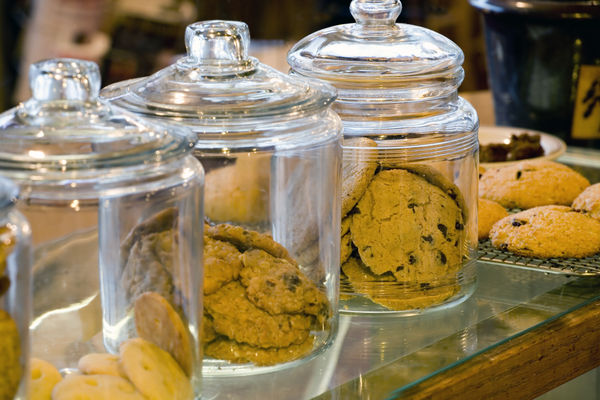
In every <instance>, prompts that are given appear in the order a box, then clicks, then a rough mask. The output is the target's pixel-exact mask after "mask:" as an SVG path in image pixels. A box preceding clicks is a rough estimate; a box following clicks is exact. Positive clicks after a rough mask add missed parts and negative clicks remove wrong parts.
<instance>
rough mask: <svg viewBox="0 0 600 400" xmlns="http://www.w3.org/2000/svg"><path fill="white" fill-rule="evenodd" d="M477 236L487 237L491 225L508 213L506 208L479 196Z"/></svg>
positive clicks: (480, 237) (480, 238)
mask: <svg viewBox="0 0 600 400" xmlns="http://www.w3.org/2000/svg"><path fill="white" fill-rule="evenodd" d="M477 207H478V208H477V237H478V239H479V240H482V239H487V238H488V237H489V234H490V229H491V228H492V225H494V224H495V223H496V222H498V221H499V220H501V219H502V218H504V217H506V216H507V215H508V211H506V208H504V207H502V206H501V205H500V204H499V203H496V202H495V201H492V200H486V199H482V198H479V200H478V206H477Z"/></svg>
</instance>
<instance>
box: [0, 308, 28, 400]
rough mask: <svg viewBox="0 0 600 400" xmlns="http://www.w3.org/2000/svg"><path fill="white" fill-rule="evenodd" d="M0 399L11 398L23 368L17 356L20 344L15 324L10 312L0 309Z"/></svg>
mask: <svg viewBox="0 0 600 400" xmlns="http://www.w3.org/2000/svg"><path fill="white" fill-rule="evenodd" d="M0 355H1V356H0V399H12V398H13V396H14V395H15V393H16V392H17V389H18V388H19V382H20V380H21V375H22V374H23V369H22V368H21V363H20V361H19V357H20V355H21V344H20V339H19V331H18V329H17V324H16V323H15V321H14V320H13V319H12V318H11V316H10V314H8V313H7V312H6V311H4V310H1V309H0Z"/></svg>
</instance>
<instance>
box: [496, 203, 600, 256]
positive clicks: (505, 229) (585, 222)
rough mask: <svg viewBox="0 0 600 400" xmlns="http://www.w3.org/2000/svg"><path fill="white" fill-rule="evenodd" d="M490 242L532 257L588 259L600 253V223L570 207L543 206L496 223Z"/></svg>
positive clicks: (502, 248) (503, 248)
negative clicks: (587, 257)
mask: <svg viewBox="0 0 600 400" xmlns="http://www.w3.org/2000/svg"><path fill="white" fill-rule="evenodd" d="M490 239H491V240H492V244H493V245H494V246H495V247H497V248H499V249H501V250H508V251H510V252H513V253H516V254H520V255H523V256H528V257H541V258H552V257H576V258H579V257H586V256H591V255H593V254H596V253H598V252H599V251H600V221H597V220H595V219H593V218H591V217H588V216H587V215H584V214H581V213H579V212H577V211H574V210H572V209H571V208H569V207H565V206H541V207H535V208H532V209H529V210H526V211H522V212H520V213H517V214H512V215H509V216H508V217H504V218H503V219H501V220H500V221H498V222H496V224H494V226H493V227H492V229H491V230H490Z"/></svg>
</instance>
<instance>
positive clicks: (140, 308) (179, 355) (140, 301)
mask: <svg viewBox="0 0 600 400" xmlns="http://www.w3.org/2000/svg"><path fill="white" fill-rule="evenodd" d="M134 314H135V328H136V330H137V333H138V335H139V336H140V337H141V338H143V339H146V340H148V341H150V342H152V343H154V344H155V345H157V346H158V347H160V348H161V349H163V350H165V351H166V352H168V353H169V354H171V356H173V358H174V359H175V361H177V362H178V363H179V366H180V367H181V369H183V371H184V372H185V373H186V374H187V375H188V376H190V374H191V372H192V345H191V342H190V336H189V334H188V331H187V329H186V327H185V325H184V323H183V321H182V320H181V317H180V316H179V314H178V313H177V311H175V310H174V309H173V306H171V304H169V302H168V301H167V300H166V299H165V298H164V297H162V296H161V295H159V294H158V293H154V292H146V293H144V294H142V295H141V296H139V297H138V298H137V299H136V301H135V309H134Z"/></svg>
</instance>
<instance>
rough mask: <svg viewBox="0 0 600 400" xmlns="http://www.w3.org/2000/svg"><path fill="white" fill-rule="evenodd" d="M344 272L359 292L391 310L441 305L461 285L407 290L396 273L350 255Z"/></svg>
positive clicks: (343, 268)
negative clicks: (371, 267) (373, 268)
mask: <svg viewBox="0 0 600 400" xmlns="http://www.w3.org/2000/svg"><path fill="white" fill-rule="evenodd" d="M342 272H343V273H344V275H346V277H347V278H348V280H349V281H350V284H351V285H352V287H353V289H354V290H355V292H356V293H360V294H364V295H366V296H367V297H368V298H369V299H371V300H372V301H373V302H375V303H377V304H380V305H382V306H384V307H386V308H388V309H390V310H396V311H399V310H412V309H421V308H426V307H429V306H431V305H434V304H439V303H441V302H443V301H444V300H447V299H449V298H450V297H452V296H453V295H454V294H455V293H456V292H458V286H456V285H450V286H442V287H435V288H433V287H431V286H429V285H426V284H421V285H419V288H420V289H413V290H404V289H403V287H402V286H401V285H399V284H397V283H394V282H395V281H396V280H395V279H394V276H393V274H392V273H390V272H387V273H385V274H383V275H376V274H374V273H373V272H371V270H369V268H368V267H367V266H366V265H364V264H363V263H362V262H361V261H360V260H359V259H356V258H354V257H350V258H349V259H348V261H346V262H345V263H344V264H343V265H342Z"/></svg>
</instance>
